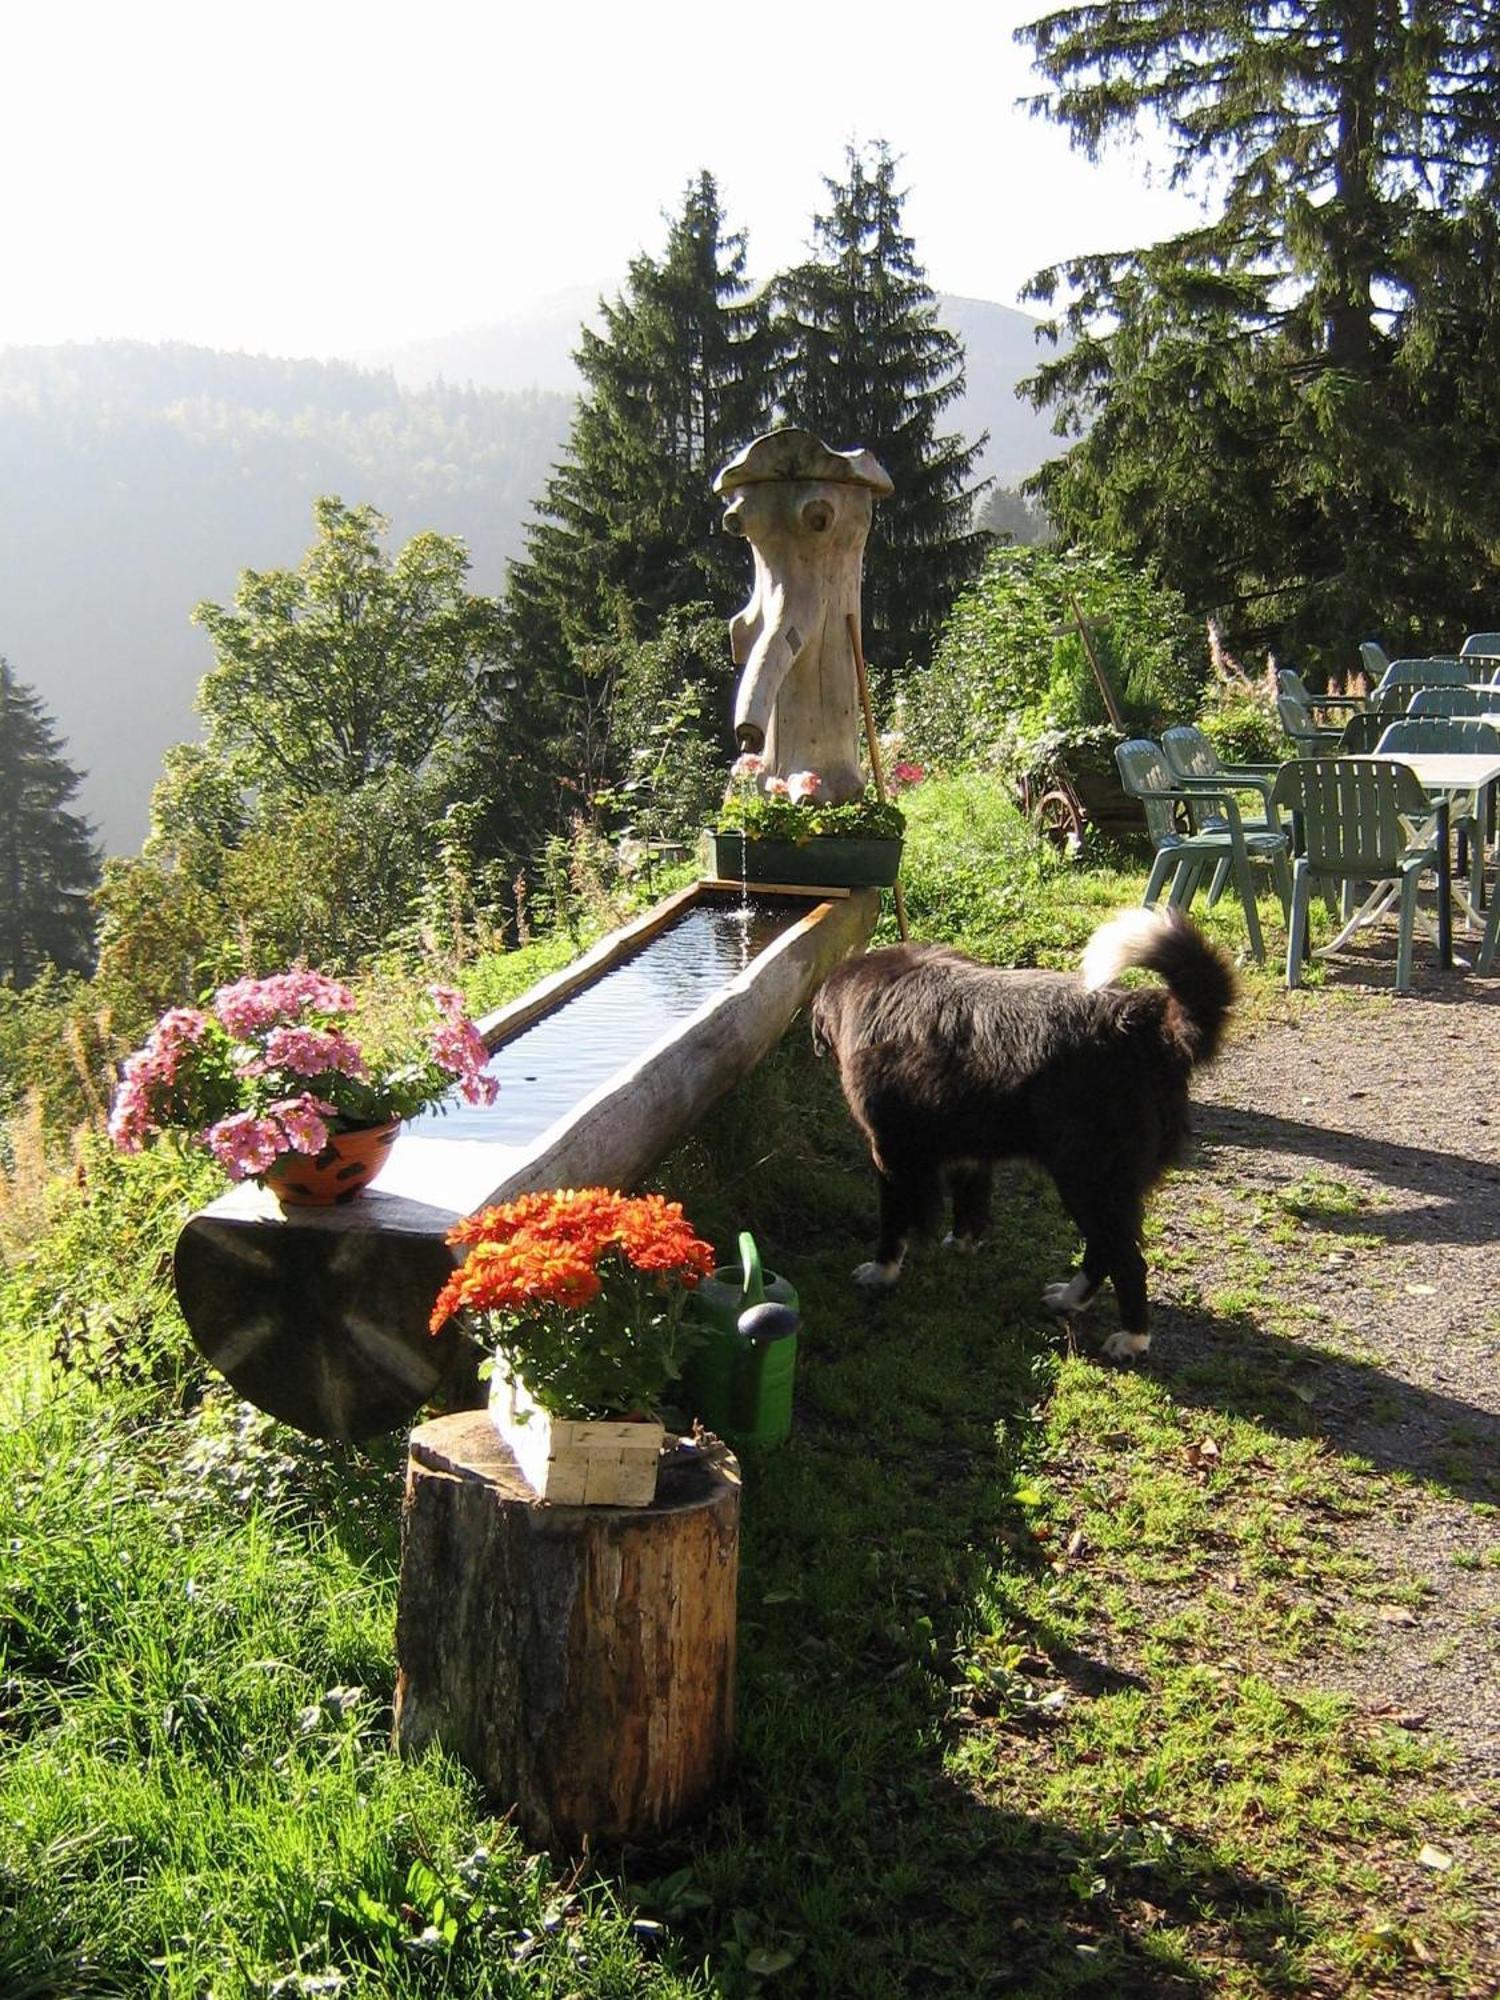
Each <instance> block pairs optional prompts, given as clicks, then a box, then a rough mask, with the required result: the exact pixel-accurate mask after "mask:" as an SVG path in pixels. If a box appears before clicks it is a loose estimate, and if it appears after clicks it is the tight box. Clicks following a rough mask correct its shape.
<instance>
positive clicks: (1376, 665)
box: [1359, 639, 1391, 682]
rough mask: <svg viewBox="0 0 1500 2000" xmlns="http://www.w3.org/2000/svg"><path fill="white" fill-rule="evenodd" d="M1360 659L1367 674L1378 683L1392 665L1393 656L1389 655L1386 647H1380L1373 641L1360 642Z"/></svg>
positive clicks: (1362, 640) (1363, 640) (1364, 640)
mask: <svg viewBox="0 0 1500 2000" xmlns="http://www.w3.org/2000/svg"><path fill="white" fill-rule="evenodd" d="M1359 657H1360V662H1361V664H1362V665H1363V667H1364V670H1365V672H1366V673H1367V674H1368V675H1369V676H1370V679H1371V681H1372V682H1374V681H1378V680H1379V679H1380V676H1381V675H1382V674H1383V673H1384V672H1385V670H1386V668H1387V667H1388V666H1389V665H1390V664H1391V656H1390V654H1389V653H1387V651H1386V650H1385V647H1384V646H1378V645H1377V644H1376V643H1375V641H1374V640H1373V639H1361V640H1360V642H1359Z"/></svg>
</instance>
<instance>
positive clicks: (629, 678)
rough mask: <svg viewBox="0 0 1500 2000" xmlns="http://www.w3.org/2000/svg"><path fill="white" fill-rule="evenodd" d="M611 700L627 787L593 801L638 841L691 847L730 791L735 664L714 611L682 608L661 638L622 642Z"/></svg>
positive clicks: (617, 767)
mask: <svg viewBox="0 0 1500 2000" xmlns="http://www.w3.org/2000/svg"><path fill="white" fill-rule="evenodd" d="M614 650H615V654H616V662H615V666H614V670H613V686H612V689H611V695H610V702H609V729H610V738H611V742H610V756H609V764H610V767H611V769H612V770H613V771H614V772H617V773H619V778H618V782H617V783H615V784H613V785H611V786H609V787H607V788H606V789H605V790H603V791H601V792H599V793H596V794H595V799H594V804H595V806H596V808H597V809H599V810H600V811H602V812H605V813H606V814H607V815H608V816H609V818H610V820H611V821H612V822H614V823H615V825H616V831H617V832H618V833H619V834H622V835H624V836H625V837H627V838H630V839H635V840H677V841H690V840H692V839H693V838H694V837H695V835H696V834H697V831H698V829H699V827H701V826H702V825H703V824H704V822H705V820H707V819H708V818H710V817H711V815H712V813H713V810H714V807H715V805H716V804H717V802H718V798H719V794H720V792H721V791H722V790H723V786H724V766H725V763H726V761H727V758H728V755H729V744H728V725H729V713H730V707H731V702H732V674H733V666H732V663H731V660H730V657H729V648H728V645H727V643H726V641H725V634H724V626H723V622H722V620H720V619H719V618H717V617H715V616H714V614H713V611H712V608H711V607H710V606H709V605H707V604H696V605H684V606H674V607H673V608H672V610H670V611H669V612H668V613H667V616H666V618H665V619H664V620H663V622H662V626H661V629H660V631H659V632H658V633H657V635H656V637H655V638H654V639H641V640H634V641H622V642H620V643H619V644H618V645H617V647H616V648H615V649H614Z"/></svg>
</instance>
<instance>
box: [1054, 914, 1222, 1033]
mask: <svg viewBox="0 0 1500 2000" xmlns="http://www.w3.org/2000/svg"><path fill="white" fill-rule="evenodd" d="M1132 965H1138V966H1141V967H1143V968H1144V969H1145V970H1146V971H1148V972H1156V973H1159V974H1160V975H1161V977H1162V978H1163V979H1164V980H1165V981H1166V982H1167V990H1168V994H1169V996H1170V998H1169V1000H1168V1003H1167V1019H1166V1026H1167V1032H1168V1033H1169V1034H1170V1035H1171V1036H1172V1038H1173V1040H1174V1041H1176V1042H1177V1044H1178V1046H1179V1047H1180V1048H1181V1050H1182V1052H1183V1054H1184V1056H1186V1058H1187V1060H1188V1061H1189V1063H1193V1064H1197V1063H1206V1062H1212V1061H1213V1059H1214V1057H1215V1056H1216V1055H1217V1054H1218V1052H1219V1045H1220V1043H1221V1042H1222V1041H1223V1039H1224V1024H1225V1021H1226V1019H1227V1018H1228V1014H1229V1010H1230V1008H1231V1007H1232V1006H1233V1005H1234V997H1235V981H1234V968H1233V966H1231V964H1230V963H1229V960H1228V959H1227V958H1226V957H1225V955H1224V953H1223V952H1222V951H1220V949H1219V947H1218V946H1217V945H1216V944H1210V943H1209V941H1208V939H1207V938H1206V937H1205V936H1204V935H1203V933H1202V932H1201V931H1200V930H1199V929H1198V928H1197V926H1196V925H1195V924H1192V923H1190V922H1189V921H1188V919H1187V918H1186V917H1185V916H1184V915H1183V914H1182V912H1181V910H1175V909H1170V908H1169V909H1165V910H1160V909H1158V910H1127V911H1126V912H1125V914H1124V915H1123V916H1120V917H1112V918H1111V919H1110V921H1109V922H1108V923H1107V924H1101V925H1100V926H1099V928H1098V930H1096V931H1095V932H1094V935H1093V936H1092V937H1091V938H1090V939H1089V942H1088V947H1087V949H1086V950H1085V952H1084V954H1083V983H1084V985H1085V986H1087V987H1090V988H1093V987H1098V986H1107V985H1108V984H1109V982H1110V981H1111V980H1112V979H1115V978H1118V976H1119V975H1120V973H1122V972H1124V971H1125V970H1126V969H1127V968H1128V967H1130V966H1132Z"/></svg>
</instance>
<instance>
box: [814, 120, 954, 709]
mask: <svg viewBox="0 0 1500 2000" xmlns="http://www.w3.org/2000/svg"><path fill="white" fill-rule="evenodd" d="M896 164H897V163H896V161H895V160H894V159H893V158H892V156H891V153H890V149H889V148H888V147H887V146H886V145H884V144H883V143H882V144H878V145H876V146H875V147H874V148H873V151H872V154H871V156H870V157H869V158H868V159H867V158H866V157H865V155H864V154H862V153H860V152H859V151H857V150H856V149H855V148H854V147H850V148H849V149H848V151H847V153H846V157H845V169H846V176H847V178H846V179H845V180H844V181H843V182H842V183H840V182H837V181H833V180H826V181H825V182H824V185H825V187H826V188H827V191H828V202H829V206H828V211H827V213H826V214H822V215H818V216H816V217H815V218H814V221H813V232H814V239H813V250H814V255H813V257H812V259H811V260H810V261H808V262H807V263H804V264H801V265H799V266H798V267H797V268H796V269H795V270H792V271H790V272H788V273H786V275H785V276H783V277H782V278H780V279H779V280H778V281H777V286H776V291H777V299H778V306H779V315H780V319H779V329H778V331H779V335H780V345H781V348H782V353H783V356H784V362H783V367H782V373H781V405H782V409H783V411H784V413H785V418H786V421H787V422H789V423H793V424H798V425H801V426H803V427H804V428H805V429H807V430H810V431H813V432H814V433H816V435H817V436H819V437H821V438H822V439H823V441H824V442H825V443H826V444H829V445H832V446H833V447H834V448H835V449H836V450H842V449H845V448H847V447H849V446H851V445H862V446H864V447H865V448H866V449H867V450H869V451H872V452H873V453H874V454H875V456H876V458H878V459H879V461H880V463H881V464H882V465H883V466H884V467H885V469H886V471H887V472H888V473H889V474H890V476H891V479H892V480H893V481H894V483H895V489H896V490H895V492H894V493H893V494H892V496H891V497H890V498H889V499H887V500H882V501H881V502H880V504H879V505H878V506H877V507H876V509H875V519H874V525H873V527H872V528H871V531H870V539H869V542H868V544H867V545H866V549H865V591H864V614H865V615H864V649H865V653H866V656H867V658H868V659H869V661H870V662H871V667H872V671H878V672H879V673H880V675H881V677H882V679H883V681H884V682H885V684H886V685H887V686H889V684H890V677H891V676H892V675H893V673H894V672H895V671H896V670H897V669H899V668H901V667H903V666H904V665H905V664H906V663H907V662H908V661H909V660H915V661H917V662H919V663H925V662H926V661H927V659H928V658H929V657H930V654H931V650H932V644H933V641H934V639H935V637H936V634H937V629H938V626H939V625H940V623H941V621H942V619H943V618H944V616H945V615H946V613H947V611H948V608H949V606H950V605H951V603H952V601H953V599H954V596H955V595H956V594H957V592H958V590H959V588H960V587H961V586H962V585H963V584H964V583H965V582H966V581H967V580H968V578H969V577H970V576H971V575H972V574H973V572H974V570H975V568H976V566H977V565H978V562H979V560H980V557H981V555H982V553H983V550H984V548H985V546H986V538H985V537H984V536H983V535H982V534H981V533H979V532H978V531H977V530H976V528H975V525H974V508H975V503H976V501H977V500H978V498H979V496H980V494H981V493H982V492H983V490H984V489H983V487H982V485H973V484H970V481H971V478H972V475H973V471H974V466H975V462H976V461H977V459H978V457H979V453H980V451H981V450H982V449H983V446H984V442H985V440H984V438H982V437H981V438H979V439H978V440H977V441H976V442H975V443H973V444H966V443H965V442H964V441H963V440H962V439H961V438H959V437H957V436H950V435H943V434H942V433H940V431H939V428H938V425H939V420H940V418H941V416H942V413H943V411H944V410H945V409H947V408H948V406H949V405H950V404H951V403H952V402H953V401H954V400H955V399H956V398H957V397H958V396H960V395H962V393H963V386H964V358H963V349H962V348H961V346H960V345H959V342H958V341H957V340H956V339H955V338H954V336H953V335H952V334H951V333H948V332H946V331H945V330H944V329H943V328H942V327H941V326H939V324H938V318H937V301H936V298H935V296H934V294H933V292H932V290H931V288H930V287H929V285H928V283H927V278H926V273H925V272H924V270H923V268H922V266H921V265H920V264H919V263H918V262H917V258H916V250H915V246H914V244H913V242H912V239H911V238H910V237H909V236H908V235H907V234H906V233H905V231H904V230H903V228H902V221H901V205H902V202H903V200H904V194H903V193H902V192H901V191H900V190H898V189H897V187H896Z"/></svg>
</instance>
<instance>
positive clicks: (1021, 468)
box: [355, 286, 1057, 486]
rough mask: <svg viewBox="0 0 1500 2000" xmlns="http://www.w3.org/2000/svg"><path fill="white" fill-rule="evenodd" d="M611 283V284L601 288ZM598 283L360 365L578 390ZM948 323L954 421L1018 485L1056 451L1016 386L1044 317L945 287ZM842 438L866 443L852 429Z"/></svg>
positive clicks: (1043, 420) (419, 383)
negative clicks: (957, 386) (960, 383)
mask: <svg viewBox="0 0 1500 2000" xmlns="http://www.w3.org/2000/svg"><path fill="white" fill-rule="evenodd" d="M600 289H605V290H609V291H611V292H612V291H613V289H614V288H612V287H610V288H600ZM598 302H599V290H598V289H595V290H590V289H589V288H588V287H586V286H579V287H575V288H574V289H573V290H571V291H567V292H558V293H555V294H553V295H552V296H551V297H550V298H545V299H540V300H538V301H537V302H536V304H535V305H533V306H530V307H528V308H526V309H525V310H524V311H520V312H516V313H512V314H510V315H509V316H507V317H506V318H504V319H500V320H496V321H494V322H493V323H492V324H491V325H488V326H480V327H470V328H469V329H467V330H466V331H465V332H463V333H449V334H442V335H438V336H436V337H434V338H433V339H431V340H418V341H410V342H408V343H407V344H405V345H404V346H399V347H382V348H372V349H371V350H370V351H369V353H367V354H360V355H357V356H356V357H355V359H356V360H358V361H360V362H361V363H363V364H366V365H369V366H373V367H379V368H383V369H388V370H389V371H390V372H391V373H392V374H393V375H394V376H395V378H396V380H397V381H398V382H400V383H401V384H402V385H403V387H405V388H409V389H423V388H427V387H429V386H431V385H432V384H434V383H437V382H472V383H473V384H474V385H475V386H476V387H478V388H491V389H523V388H541V389H566V390H569V391H572V392H573V393H576V392H577V389H578V386H579V382H578V371H577V369H576V368H574V366H573V363H572V359H571V356H572V352H573V349H574V348H575V347H576V346H577V345H578V331H579V328H580V326H581V325H582V324H583V323H584V322H585V321H588V322H589V323H590V324H591V325H592V324H597V308H598ZM938 313H939V317H940V318H941V320H942V323H943V325H944V326H946V327H947V328H948V330H949V331H950V332H951V333H955V334H957V335H958V337H959V339H960V340H961V341H962V342H963V344H964V350H965V353H966V354H967V357H968V369H967V375H968V386H967V388H966V391H965V393H964V396H963V398H962V399H961V401H959V402H958V403H955V404H954V405H953V407H952V408H951V409H950V410H949V411H948V412H947V413H946V414H947V418H948V422H949V426H950V428H952V429H953V430H955V431H957V432H959V433H960V434H961V435H963V436H964V437H966V438H974V437H977V436H978V435H979V433H980V432H981V431H985V430H987V431H988V432H989V433H990V441H989V443H988V445H987V446H986V447H985V451H984V458H983V461H982V470H983V474H984V477H986V478H990V477H994V478H996V479H998V480H999V481H1000V482H1001V484H1002V485H1006V486H1012V485H1014V484H1015V483H1016V481H1017V480H1019V479H1023V478H1024V477H1025V476H1026V474H1027V473H1029V472H1034V471H1035V470H1036V468H1037V467H1038V466H1039V465H1040V464H1041V463H1042V460H1043V459H1045V458H1050V457H1051V456H1053V454H1054V453H1055V452H1056V450H1057V441H1056V440H1055V439H1054V438H1053V436H1052V432H1051V427H1050V423H1051V420H1050V419H1049V418H1048V417H1046V416H1039V415H1038V414H1037V412H1036V411H1035V410H1033V409H1032V407H1031V405H1030V404H1029V403H1028V402H1025V401H1024V400H1022V399H1019V398H1018V397H1017V396H1016V393H1015V388H1016V384H1017V382H1019V381H1020V380H1021V378H1022V376H1024V375H1028V374H1030V372H1031V370H1032V369H1033V368H1034V367H1035V366H1036V365H1037V362H1038V361H1039V360H1043V359H1045V358H1046V357H1047V355H1048V354H1050V353H1051V351H1052V350H1051V349H1050V348H1048V347H1045V346H1043V347H1038V345H1037V342H1036V332H1037V327H1038V326H1039V324H1040V322H1039V321H1038V320H1035V319H1033V318H1032V317H1031V315H1030V314H1029V313H1023V312H1015V311H1013V310H1012V309H1011V308H1010V307H1009V306H1000V305H995V304H994V303H993V302H992V301H990V300H988V299H963V298H957V297H954V296H952V295H951V294H948V293H944V294H943V295H942V296H940V298H939V299H938ZM839 442H841V443H844V444H853V443H856V442H857V443H864V442H866V440H864V439H857V440H856V439H853V438H845V439H841V440H839Z"/></svg>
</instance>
